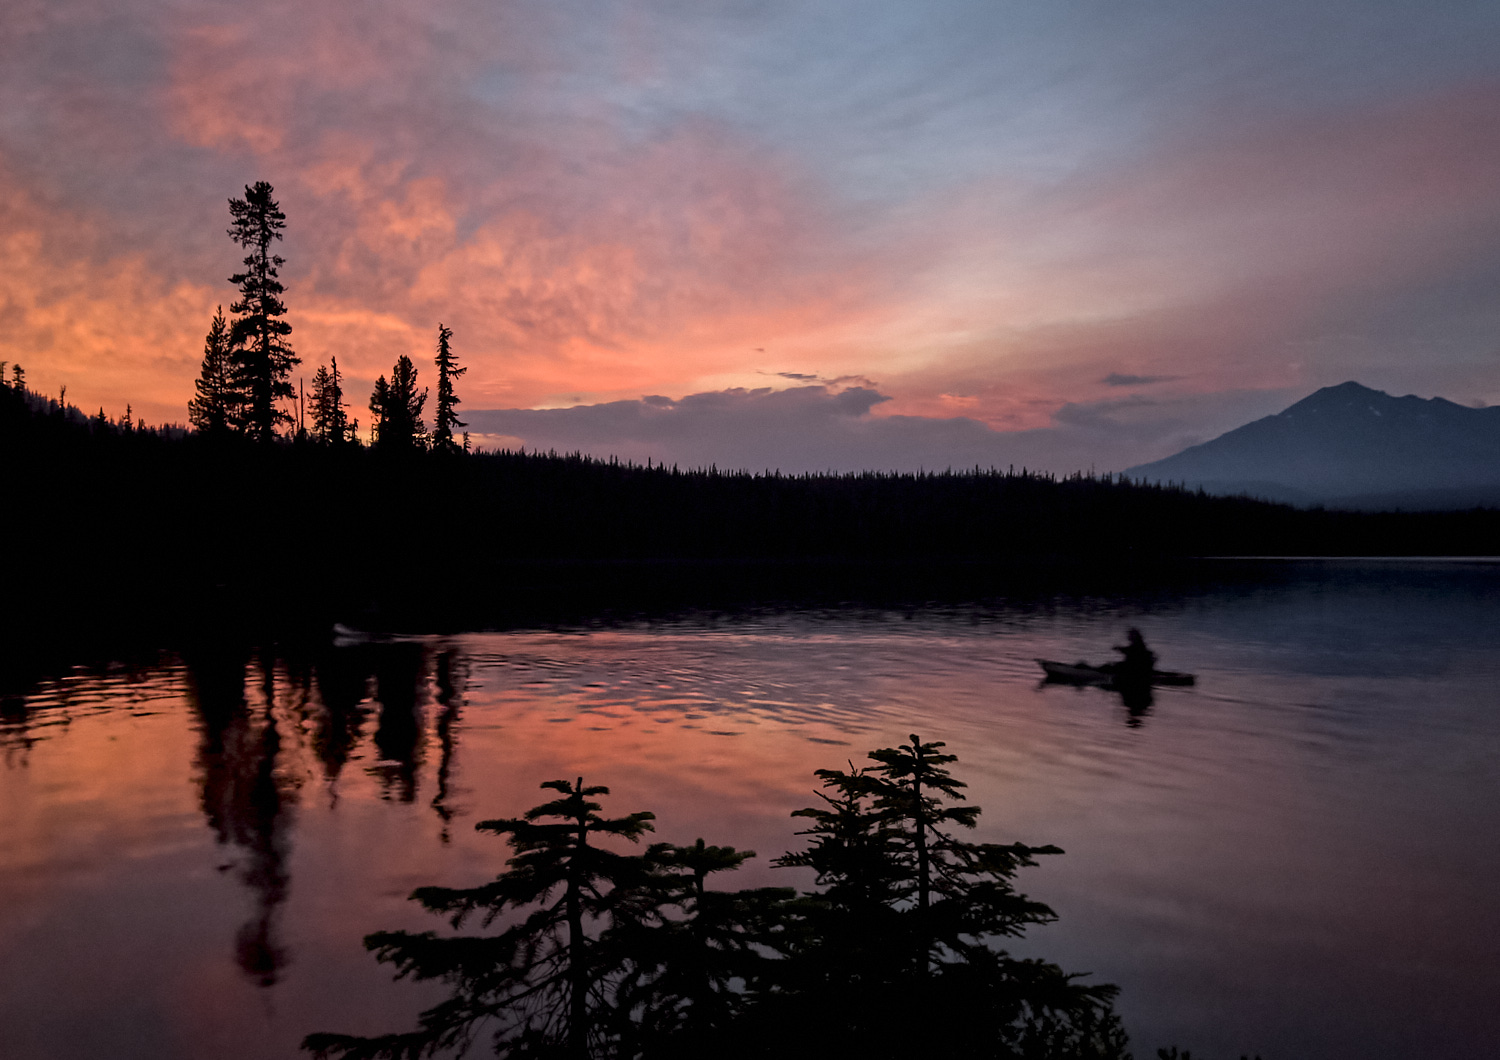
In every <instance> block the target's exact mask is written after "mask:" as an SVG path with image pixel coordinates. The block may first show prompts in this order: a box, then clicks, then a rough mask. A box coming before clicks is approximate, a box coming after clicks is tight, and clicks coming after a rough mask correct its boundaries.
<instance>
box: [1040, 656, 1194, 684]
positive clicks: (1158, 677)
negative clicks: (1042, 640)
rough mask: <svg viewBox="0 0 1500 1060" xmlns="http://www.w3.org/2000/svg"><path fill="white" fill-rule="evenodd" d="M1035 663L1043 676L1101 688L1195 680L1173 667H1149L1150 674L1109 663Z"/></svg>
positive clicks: (1052, 679) (1183, 682)
mask: <svg viewBox="0 0 1500 1060" xmlns="http://www.w3.org/2000/svg"><path fill="white" fill-rule="evenodd" d="M1037 665H1038V666H1040V667H1041V668H1042V672H1043V673H1045V674H1046V675H1047V680H1048V681H1052V682H1054V683H1056V684H1065V685H1097V686H1099V687H1101V688H1119V687H1121V686H1123V685H1139V684H1151V685H1171V686H1177V687H1185V686H1188V685H1192V684H1193V683H1194V682H1196V681H1197V678H1196V677H1195V676H1194V675H1193V674H1184V673H1177V672H1176V671H1174V670H1152V671H1151V676H1150V677H1149V678H1146V677H1145V675H1140V676H1135V675H1131V674H1122V673H1120V671H1119V669H1118V668H1117V667H1115V666H1114V665H1111V664H1106V665H1104V666H1090V665H1089V664H1088V663H1083V662H1079V663H1065V662H1057V661H1056V660H1053V659H1038V660H1037Z"/></svg>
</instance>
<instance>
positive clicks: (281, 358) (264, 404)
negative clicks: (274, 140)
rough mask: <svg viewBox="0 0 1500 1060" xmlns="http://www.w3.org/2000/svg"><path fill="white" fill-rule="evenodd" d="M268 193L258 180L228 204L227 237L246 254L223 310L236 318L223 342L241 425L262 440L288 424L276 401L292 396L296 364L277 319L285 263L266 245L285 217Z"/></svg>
mask: <svg viewBox="0 0 1500 1060" xmlns="http://www.w3.org/2000/svg"><path fill="white" fill-rule="evenodd" d="M273 190H274V189H273V188H272V187H271V185H270V184H267V183H266V182H265V181H263V180H261V181H257V182H256V183H255V184H254V185H253V186H250V185H246V187H245V197H244V198H243V199H230V200H229V213H230V216H231V217H232V218H233V223H232V224H231V225H230V227H229V238H231V239H233V240H234V241H235V242H236V243H238V244H239V245H240V246H242V247H244V248H245V249H246V250H248V251H249V254H247V255H246V257H245V271H243V272H237V273H235V274H234V275H233V276H231V277H229V282H230V283H233V284H237V285H238V286H239V289H240V297H239V300H238V301H237V302H235V303H233V304H232V305H231V306H230V307H229V309H230V312H232V313H236V314H238V316H236V317H235V320H234V323H233V324H231V325H230V329H229V340H230V344H231V346H232V347H233V348H234V351H235V356H236V381H237V383H238V386H239V389H240V391H241V392H242V394H243V396H244V403H243V406H242V409H241V424H242V426H243V428H244V430H245V431H246V433H248V434H250V435H251V436H253V437H255V438H258V439H260V440H262V441H269V440H270V439H271V438H272V437H274V436H275V433H276V426H277V424H281V423H291V416H290V415H288V414H287V413H286V412H284V411H282V410H281V409H280V408H279V407H277V404H276V403H277V402H278V401H280V400H282V399H283V398H291V397H295V396H296V393H297V392H296V390H294V389H293V388H292V384H291V372H292V368H293V367H295V366H296V365H297V364H299V363H300V359H299V358H298V357H297V355H296V354H295V353H294V352H293V351H292V347H291V345H290V344H289V343H288V342H287V336H288V335H290V334H291V333H292V326H291V325H290V324H288V323H287V322H286V321H285V320H282V319H281V318H282V317H283V316H285V315H286V304H285V303H284V302H282V300H281V296H282V294H284V293H285V291H286V288H285V287H284V286H283V285H282V283H281V281H280V280H279V279H278V278H277V270H278V269H279V268H280V267H281V266H282V265H284V264H286V261H285V259H284V258H282V257H280V256H279V255H276V254H272V253H271V243H272V241H274V240H277V239H280V238H281V232H282V229H284V228H285V227H286V214H284V213H282V212H281V208H280V207H279V206H278V205H277V203H276V200H275V199H273V198H272V197H271V193H272V191H273Z"/></svg>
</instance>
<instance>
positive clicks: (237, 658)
mask: <svg viewBox="0 0 1500 1060" xmlns="http://www.w3.org/2000/svg"><path fill="white" fill-rule="evenodd" d="M185 662H186V664H187V672H188V685H189V694H190V697H191V700H192V703H193V706H194V708H195V710H196V711H197V714H198V718H199V725H200V729H199V735H200V739H199V744H198V757H197V762H196V769H197V778H198V784H199V801H200V805H201V807H202V809H203V815H204V817H205V818H206V819H207V821H208V824H209V827H210V828H212V829H213V831H214V835H215V836H216V837H217V839H218V841H219V842H220V843H221V844H227V845H230V846H233V847H236V848H238V850H239V851H240V853H241V855H242V859H241V861H240V864H239V870H238V876H239V879H240V881H241V882H242V883H244V884H245V886H246V887H247V888H248V889H249V890H250V892H251V894H252V895H253V896H254V899H255V912H254V913H253V914H252V916H251V917H250V919H249V920H247V921H246V922H245V923H244V924H243V925H241V927H240V929H239V931H238V933H237V934H236V937H235V960H236V963H238V965H239V967H240V969H241V970H242V971H243V972H244V973H245V975H246V976H248V977H249V978H250V979H251V980H252V981H254V982H255V983H257V984H258V985H260V986H272V985H274V984H275V983H276V982H277V981H278V979H279V978H280V975H281V971H282V969H283V968H285V967H286V965H287V963H288V960H289V957H288V954H287V951H286V949H285V947H283V946H282V945H281V944H280V943H279V942H278V940H277V931H276V921H277V917H278V914H279V912H280V909H281V906H282V904H283V903H284V902H285V901H286V899H287V894H288V891H289V889H290V886H291V877H290V874H289V872H288V870H287V848H288V843H289V833H290V829H291V825H292V808H293V807H294V806H295V805H296V801H297V788H298V783H297V779H296V777H295V776H293V775H290V774H289V773H288V772H287V771H285V770H283V769H280V768H278V766H279V765H280V759H281V757H282V734H281V730H280V727H279V726H278V724H277V718H276V698H275V691H276V675H275V664H274V661H273V660H272V659H271V658H270V657H268V656H264V655H263V656H261V657H260V658H259V659H258V660H257V667H258V674H259V678H260V680H259V682H258V684H259V695H258V696H257V699H258V703H257V704H256V705H255V706H254V707H252V706H251V704H250V703H249V701H248V700H247V698H246V695H245V690H246V685H247V676H248V672H249V669H250V658H249V653H248V652H246V651H243V650H235V649H233V648H229V647H218V648H214V649H206V650H198V651H195V652H193V653H191V654H189V655H188V657H187V658H186V659H185Z"/></svg>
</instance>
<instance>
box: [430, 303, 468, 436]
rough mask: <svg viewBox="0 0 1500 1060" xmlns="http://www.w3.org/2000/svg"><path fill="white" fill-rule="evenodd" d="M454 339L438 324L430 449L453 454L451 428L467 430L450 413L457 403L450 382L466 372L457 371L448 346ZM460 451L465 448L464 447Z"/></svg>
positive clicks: (460, 421) (453, 413) (451, 333)
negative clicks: (434, 404) (435, 380)
mask: <svg viewBox="0 0 1500 1060" xmlns="http://www.w3.org/2000/svg"><path fill="white" fill-rule="evenodd" d="M452 338H453V329H452V328H445V327H443V325H442V324H439V325H438V345H437V370H438V384H437V411H436V413H435V414H434V416H433V423H432V448H433V449H434V450H436V451H437V452H440V453H456V452H458V450H459V445H458V443H457V442H455V441H454V440H453V428H455V427H467V426H468V424H466V423H464V421H463V420H461V419H459V418H458V415H457V413H455V412H454V411H453V408H454V406H455V405H457V404H459V398H458V395H456V394H455V393H454V392H453V380H454V379H455V378H456V377H458V376H461V375H463V374H464V373H465V372H467V371H468V369H467V368H458V367H456V365H457V364H458V358H456V357H455V356H453V350H452V348H451V347H450V346H449V340H450V339H452ZM463 448H465V449H467V448H468V446H467V445H465V446H464V447H463Z"/></svg>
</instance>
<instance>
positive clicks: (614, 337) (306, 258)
mask: <svg viewBox="0 0 1500 1060" xmlns="http://www.w3.org/2000/svg"><path fill="white" fill-rule="evenodd" d="M1497 44H1500V5H1497V4H1495V3H1493V2H1492V0H1485V2H1457V0H1425V2H1420V3H1418V2H1404V0H1399V2H1398V0H1392V2H1386V0H1299V2H1283V0H1262V2H1260V3H1256V4H1245V3H1243V2H1240V3H1228V2H1221V0H1127V2H1121V0H1108V2H1105V0H925V2H924V3H921V4H912V3H894V2H885V0H859V2H855V0H798V2H781V0H759V2H748V0H744V2H740V0H723V2H715V0H694V2H691V3H688V2H679V0H656V2H627V0H618V2H608V0H589V2H583V0H363V2H361V3H349V2H337V0H328V2H319V3H307V2H305V0H299V2H293V0H235V2H232V3H231V2H222V0H191V2H190V0H7V2H6V4H5V7H4V13H3V14H0V360H8V361H10V362H12V363H15V362H20V363H21V364H23V365H24V366H25V370H26V381H27V383H28V385H30V386H31V387H32V388H33V389H36V390H39V391H41V392H43V393H46V394H49V395H53V396H55V395H57V394H58V393H60V392H61V390H62V388H63V387H66V388H67V400H68V402H69V403H73V404H77V405H79V406H80V407H81V408H83V409H85V410H86V411H90V412H92V411H94V410H95V408H96V407H102V408H104V410H105V411H106V412H107V413H108V414H109V415H110V416H112V417H114V416H118V415H119V414H120V413H122V412H123V411H124V409H125V406H126V404H127V403H129V404H130V405H131V407H132V409H133V411H134V412H135V413H136V414H137V415H140V416H144V417H145V418H146V419H147V420H148V421H150V422H153V423H155V422H168V421H170V422H183V421H184V420H185V419H186V403H187V401H188V399H189V397H190V396H191V395H192V392H193V382H194V380H195V379H196V377H197V374H198V367H199V362H200V360H201V357H202V351H203V336H204V334H205V332H206V331H207V328H208V323H209V320H210V318H211V317H212V314H213V312H214V308H215V307H216V306H218V305H221V304H222V305H224V306H225V307H226V308H227V307H228V304H229V303H230V302H231V301H232V300H233V298H234V294H235V292H234V288H233V286H232V285H231V284H229V283H228V281H227V277H228V276H229V275H230V274H231V273H232V272H234V271H236V270H237V268H238V266H239V259H240V257H241V256H242V253H243V252H242V251H240V249H239V248H238V247H236V246H235V245H234V244H233V243H231V242H230V240H229V238H228V237H227V235H226V233H225V229H226V228H227V226H228V223H229V210H228V200H229V198H231V197H233V196H238V195H243V194H244V187H245V185H247V184H250V183H253V182H254V181H257V180H266V181H269V182H270V183H271V184H272V185H273V186H274V187H275V189H276V198H277V199H278V201H279V202H280V204H281V207H282V209H283V210H284V211H285V212H286V214H287V229H286V236H285V240H284V242H283V243H282V244H281V245H280V246H279V250H280V252H281V253H282V255H283V256H284V257H285V258H286V265H285V267H284V268H283V270H282V279H283V280H284V282H285V283H286V285H287V294H286V302H287V306H288V314H287V320H288V321H289V322H290V323H291V324H292V327H293V332H292V335H291V341H292V345H293V346H294V348H295V349H296V350H297V352H298V354H299V355H300V356H301V358H302V363H301V365H300V366H299V367H298V369H297V372H296V375H297V376H298V377H299V378H306V379H308V380H310V379H311V376H312V374H313V372H314V371H315V370H316V368H317V367H318V365H320V364H326V363H328V361H329V359H330V358H331V357H337V358H338V363H339V366H340V369H341V370H342V371H343V372H344V373H345V375H346V376H347V378H348V380H349V386H348V393H349V397H350V403H351V405H352V406H353V408H352V414H353V415H355V416H357V417H359V418H360V419H361V422H363V423H365V424H366V425H368V419H369V411H368V409H367V408H366V404H367V395H368V393H369V389H370V386H371V385H372V383H373V381H374V379H375V377H376V376H377V375H379V374H382V373H388V372H389V371H390V366H391V364H392V362H393V361H394V360H395V358H396V357H397V356H400V355H402V354H406V355H408V356H411V357H412V358H413V359H414V360H416V361H417V363H418V365H419V369H421V370H423V378H422V381H423V382H425V383H427V384H428V385H431V383H432V378H431V375H432V372H433V369H432V368H431V359H432V354H433V351H434V348H435V344H436V336H437V326H438V324H439V323H440V322H441V323H443V324H446V325H448V326H449V327H451V328H453V330H454V340H453V342H454V349H455V352H456V353H457V354H458V355H459V357H460V360H461V363H463V364H465V365H467V366H468V369H469V371H468V373H467V375H465V376H464V377H463V379H462V380H461V386H460V390H459V394H460V396H461V398H462V400H463V404H462V406H461V407H460V414H461V415H463V416H464V418H465V419H466V420H467V421H468V422H469V428H470V430H471V431H472V432H473V434H474V438H475V441H476V442H478V443H482V444H486V445H490V446H511V447H514V446H518V445H524V446H526V447H528V448H542V449H549V448H555V449H558V450H573V449H582V450H585V451H588V452H594V453H599V454H607V453H613V454H618V455H621V456H625V457H628V458H631V459H638V460H645V459H652V460H660V461H666V462H670V463H680V464H683V465H689V466H697V465H701V464H709V463H713V464H717V465H718V466H720V467H751V468H754V469H761V468H769V467H779V468H781V469H783V470H787V471H803V470H822V469H842V470H853V469H858V468H900V469H909V468H916V467H926V468H941V467H947V466H958V467H962V466H972V465H974V464H982V465H992V464H993V465H997V466H1005V465H1007V464H1016V465H1018V466H1019V465H1025V466H1030V467H1044V468H1048V469H1051V470H1056V471H1062V472H1067V471H1071V470H1075V469H1088V468H1095V469H1097V470H1101V471H1102V470H1118V469H1121V468H1124V467H1126V466H1129V465H1132V464H1136V463H1141V462H1144V461H1148V460H1154V459H1158V458H1160V457H1164V456H1167V455H1169V454H1171V453H1173V452H1176V451H1178V450H1179V449H1181V448H1183V447H1184V446H1186V445H1190V444H1194V443H1197V442H1200V441H1204V440H1206V439H1208V438H1211V437H1214V436H1216V435H1217V434H1220V433H1222V432H1224V431H1226V430H1229V429H1232V428H1233V427H1236V426H1238V425H1240V424H1242V423H1244V422H1247V421H1248V420H1251V419H1254V418H1257V417H1259V416H1263V415H1268V414H1270V413H1273V412H1276V411H1279V410H1280V409H1281V408H1284V407H1285V406H1287V405H1289V404H1291V403H1293V402H1294V401H1296V400H1298V399H1300V398H1301V397H1303V396H1305V395H1306V394H1308V393H1310V392H1311V391H1312V390H1315V389H1317V388H1318V387H1320V386H1325V385H1332V384H1337V383H1341V382H1344V381H1346V380H1350V379H1354V380H1358V381H1359V382H1361V383H1364V384H1366V385H1368V386H1372V387H1376V388H1378V389H1383V390H1387V391H1390V392H1393V393H1397V394H1405V393H1416V394H1418V395H1420V396H1423V397H1430V396H1435V395H1441V396H1444V397H1447V398H1450V399H1452V400H1455V401H1460V402H1463V403H1469V404H1477V403H1486V404H1487V403H1494V402H1500V46H1497Z"/></svg>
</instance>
